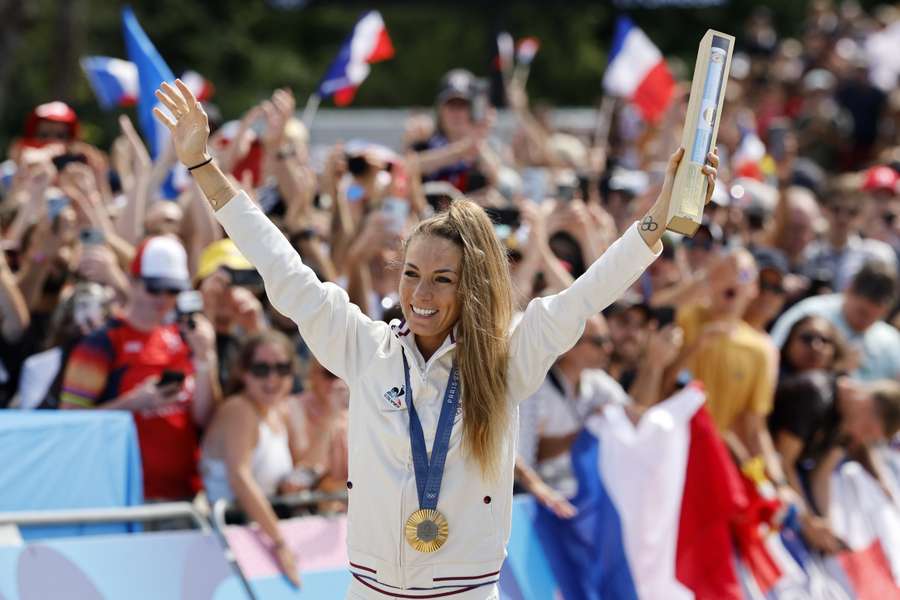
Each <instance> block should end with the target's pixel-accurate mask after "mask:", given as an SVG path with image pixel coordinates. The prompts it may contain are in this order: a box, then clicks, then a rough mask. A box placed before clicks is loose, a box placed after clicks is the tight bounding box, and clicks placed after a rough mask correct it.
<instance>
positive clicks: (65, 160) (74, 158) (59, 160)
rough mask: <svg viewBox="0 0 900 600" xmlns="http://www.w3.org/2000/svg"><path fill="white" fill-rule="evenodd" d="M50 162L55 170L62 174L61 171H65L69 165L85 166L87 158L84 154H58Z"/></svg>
mask: <svg viewBox="0 0 900 600" xmlns="http://www.w3.org/2000/svg"><path fill="white" fill-rule="evenodd" d="M52 160H53V166H55V167H56V170H57V171H58V172H60V173H62V171H63V169H65V168H66V166H67V165H68V164H69V163H73V162H77V163H82V164H87V157H86V156H85V155H84V154H70V153H66V154H60V155H59V156H54V157H53V158H52Z"/></svg>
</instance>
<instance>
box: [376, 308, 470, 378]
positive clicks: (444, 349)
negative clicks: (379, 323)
mask: <svg viewBox="0 0 900 600" xmlns="http://www.w3.org/2000/svg"><path fill="white" fill-rule="evenodd" d="M390 325H391V331H392V332H393V333H394V337H396V338H397V341H399V342H400V344H401V345H402V346H403V349H404V350H406V352H407V356H408V357H411V358H412V362H414V363H415V364H416V366H417V367H418V368H419V369H420V370H421V371H423V372H424V370H425V367H426V363H425V361H424V360H423V359H422V354H421V353H420V352H419V349H418V348H417V347H416V340H415V336H414V335H413V332H412V331H410V329H409V325H407V324H406V321H404V320H401V319H394V320H393V321H391V324H390ZM458 329H459V325H458V324H457V325H456V326H455V327H454V328H453V329H452V330H451V331H450V335H448V336H447V337H446V338H444V342H443V343H442V344H441V346H440V348H438V349H437V351H436V352H435V353H434V354H433V355H432V356H431V358H430V359H429V360H428V362H429V363H432V362H435V361H437V360H439V359H440V358H441V357H442V356H443V355H444V354H447V353H449V352H451V351H453V350H455V349H456V340H457V336H458Z"/></svg>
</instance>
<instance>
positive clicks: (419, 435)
mask: <svg viewBox="0 0 900 600" xmlns="http://www.w3.org/2000/svg"><path fill="white" fill-rule="evenodd" d="M403 376H404V378H405V383H406V405H407V406H408V407H409V443H410V446H411V447H412V457H413V467H414V469H415V474H416V491H417V492H418V494H419V508H420V509H423V508H424V509H432V510H433V509H436V508H437V501H438V495H440V493H441V480H442V479H443V478H444V462H445V461H446V460H447V451H448V450H449V449H450V432H451V431H452V430H453V418H454V417H455V416H456V407H457V406H458V405H459V374H458V373H457V371H456V365H453V367H451V369H450V379H449V380H448V381H447V390H446V391H445V392H444V402H443V403H442V404H441V415H440V417H438V425H437V431H436V432H435V434H434V445H433V446H432V447H431V461H430V462H429V460H428V451H427V450H426V448H425V433H424V432H423V431H422V423H421V421H419V414H418V413H417V412H416V405H415V404H414V403H413V392H412V386H411V385H410V383H409V363H408V362H407V361H406V352H404V353H403Z"/></svg>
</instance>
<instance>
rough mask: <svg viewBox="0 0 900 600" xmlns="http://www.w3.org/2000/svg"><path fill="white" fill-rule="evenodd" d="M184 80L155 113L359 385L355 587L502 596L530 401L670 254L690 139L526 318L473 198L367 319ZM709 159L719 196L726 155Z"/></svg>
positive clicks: (317, 339)
mask: <svg viewBox="0 0 900 600" xmlns="http://www.w3.org/2000/svg"><path fill="white" fill-rule="evenodd" d="M175 86H176V87H173V86H171V85H169V84H167V83H163V84H162V86H161V88H160V89H159V90H157V92H156V97H157V98H158V99H159V100H160V102H161V103H162V104H161V107H158V108H156V109H155V110H154V114H155V115H156V117H157V119H159V120H160V121H161V122H162V123H163V124H164V125H165V126H166V127H167V128H168V130H169V131H170V133H171V136H172V141H173V142H174V145H175V150H176V153H177V155H178V158H179V160H181V161H182V163H184V164H185V165H187V167H188V169H189V170H190V172H191V173H192V175H193V177H194V181H195V182H196V183H197V184H198V185H199V187H200V189H201V190H202V192H203V194H204V195H205V197H206V199H207V201H208V202H209V203H210V205H211V206H212V207H213V209H214V210H215V215H216V218H217V220H218V221H219V222H220V223H222V225H223V226H224V228H225V230H226V232H227V233H228V235H229V236H230V237H231V239H233V240H234V242H235V244H236V245H237V246H238V248H240V250H241V252H242V253H243V254H244V255H245V256H246V257H247V259H248V260H250V262H251V263H253V264H254V265H255V266H256V268H257V269H258V270H259V272H260V274H261V275H262V277H263V280H264V281H265V282H266V290H267V292H268V294H269V296H270V299H271V301H272V304H273V306H274V307H275V308H276V309H278V310H279V311H280V312H282V313H284V314H285V315H287V316H289V317H291V318H292V319H293V320H294V321H295V322H296V323H297V325H298V328H299V330H300V332H301V333H302V335H303V338H304V340H305V341H306V342H307V344H308V345H309V347H310V349H311V351H312V353H313V355H314V356H315V357H316V359H317V360H319V362H320V363H321V364H322V365H323V366H324V367H325V368H326V369H328V371H329V372H331V373H333V374H335V375H336V376H338V377H340V378H341V379H343V380H344V381H346V382H347V385H348V387H349V388H350V409H349V433H348V442H349V450H348V452H349V468H348V471H349V475H348V480H347V489H348V492H349V503H348V537H347V544H348V550H349V552H348V554H349V560H350V569H351V577H352V578H351V583H350V589H349V590H348V595H347V597H348V598H351V599H368V598H390V597H397V596H398V594H399V595H401V596H402V597H412V598H416V597H420V598H421V597H429V596H430V597H435V595H436V594H440V595H441V596H442V597H451V596H452V597H455V598H458V599H460V600H496V599H497V598H499V588H498V585H497V583H498V580H499V573H500V570H501V568H502V566H503V562H504V559H505V556H506V543H507V541H508V539H509V534H510V528H511V518H512V479H513V464H514V459H515V440H516V436H517V430H518V426H517V419H516V414H517V411H518V405H519V403H520V402H521V401H522V400H523V399H524V398H526V397H527V396H529V395H530V394H532V393H533V392H534V391H535V390H536V389H537V388H538V387H539V386H540V384H541V382H542V381H543V379H544V374H545V373H546V371H547V369H549V367H550V366H551V365H552V364H553V362H554V361H555V360H556V358H557V357H558V356H559V355H560V354H562V353H563V352H565V351H566V350H568V349H569V348H571V347H572V346H573V345H574V344H575V343H576V342H577V341H578V339H579V338H580V336H581V334H582V332H583V329H584V326H585V322H586V321H587V320H588V319H589V318H590V317H591V316H593V315H596V314H597V313H599V312H600V311H601V310H602V309H603V308H604V307H605V306H606V305H607V304H609V303H610V302H612V301H613V300H614V299H615V298H616V297H618V296H619V295H620V294H622V293H623V292H624V291H625V290H626V289H627V288H628V287H629V286H630V285H632V284H633V283H634V282H635V281H636V280H637V278H638V277H639V276H640V274H641V273H642V272H643V271H644V270H645V269H646V268H647V265H649V264H650V263H651V262H653V260H654V259H655V258H656V257H657V256H658V254H659V252H660V251H661V249H662V244H661V243H660V237H661V236H662V233H663V231H664V230H665V226H664V225H663V224H662V223H663V221H664V219H665V218H666V215H667V214H668V209H669V202H670V199H671V194H672V185H673V182H674V175H675V171H676V170H677V168H678V164H679V162H680V161H681V158H682V156H683V155H684V151H683V149H680V150H679V151H677V152H675V153H674V154H673V155H672V157H671V160H670V163H669V168H668V173H667V179H666V184H665V185H664V186H663V188H662V191H661V193H660V196H659V198H658V199H657V201H656V203H655V205H654V206H653V208H651V209H650V211H649V212H648V213H647V214H646V215H645V216H644V217H643V219H642V221H641V222H640V223H638V222H635V223H634V224H633V225H632V226H631V227H629V228H628V229H627V230H626V232H625V234H624V235H623V236H622V237H621V238H620V239H619V240H617V241H616V242H615V243H614V244H613V245H612V246H610V248H609V249H608V250H607V251H606V252H605V253H604V254H603V256H602V257H601V258H600V259H599V260H598V261H596V262H595V263H594V264H593V265H591V267H590V268H589V269H588V271H587V272H586V273H585V274H584V275H583V276H582V277H580V278H579V279H578V280H576V281H575V282H574V283H573V284H572V285H571V286H569V287H568V288H567V289H566V290H564V291H563V292H561V293H559V294H555V295H551V296H546V297H543V298H540V299H537V300H535V301H533V302H532V303H531V304H530V305H529V306H528V308H527V309H526V310H525V312H524V314H523V315H522V317H521V319H520V320H519V321H518V323H517V324H516V325H515V326H513V323H512V313H513V303H512V291H511V281H510V274H509V265H508V261H507V257H506V252H505V251H504V249H503V248H502V246H501V245H500V242H499V240H498V239H497V237H496V235H495V234H494V231H493V227H492V224H491V222H490V219H489V218H488V217H487V215H486V214H485V212H484V210H483V209H482V208H481V207H479V206H478V205H476V204H474V203H473V202H470V201H466V200H459V201H456V202H453V203H451V205H450V207H449V209H448V210H447V211H446V212H444V213H440V214H438V215H435V216H434V217H432V218H429V219H427V220H425V221H422V222H420V223H419V224H418V225H417V226H416V228H415V229H414V230H413V231H412V233H411V234H410V235H409V237H408V238H407V240H406V243H405V247H404V250H403V255H402V260H403V267H402V269H403V270H402V277H401V280H400V286H399V296H400V307H401V310H402V314H403V316H404V319H403V320H400V319H395V320H394V321H392V322H391V323H390V324H389V323H384V322H376V321H372V320H371V319H369V318H368V317H366V316H364V315H363V314H362V313H361V312H360V311H359V309H358V308H357V307H355V306H353V305H352V304H351V303H350V302H349V300H348V297H347V294H346V292H344V291H343V290H342V289H340V288H339V287H338V286H336V285H334V284H330V283H321V282H320V281H319V280H318V279H317V278H316V276H315V273H314V272H313V271H312V269H310V268H309V267H307V266H306V265H304V264H303V261H302V260H301V258H300V257H299V256H298V255H297V253H296V252H295V251H294V249H293V248H292V247H291V245H290V242H289V241H288V240H287V239H286V238H285V237H284V235H283V234H282V233H281V232H280V231H279V230H278V228H277V227H276V226H275V225H274V224H273V223H272V222H271V221H270V220H269V219H268V218H267V217H266V216H265V215H264V214H263V213H262V211H261V210H260V209H259V207H257V206H256V205H255V204H254V203H253V202H252V201H251V200H250V198H249V196H247V194H246V193H244V192H240V191H239V190H238V189H237V188H235V187H234V185H233V184H232V182H231V181H230V180H229V179H228V178H227V177H226V176H225V174H224V173H222V171H221V170H220V169H219V168H218V166H217V165H216V164H215V162H214V161H213V158H212V157H211V156H210V155H209V154H208V152H207V140H208V137H209V126H208V124H207V117H206V114H205V113H204V112H203V109H202V107H201V106H200V104H199V102H197V100H196V99H195V97H194V95H193V93H192V92H191V91H190V89H188V87H187V86H186V85H184V83H183V82H181V81H180V80H176V81H175ZM162 108H165V109H166V110H167V111H168V112H169V114H170V115H171V116H169V115H167V114H166V113H164V112H163V110H162ZM710 162H711V164H712V166H706V167H704V173H705V174H706V175H707V176H708V177H709V190H710V194H711V192H712V189H713V187H714V185H715V166H716V165H717V164H718V159H717V158H716V157H715V156H714V155H710ZM706 200H707V201H708V200H709V197H707V198H706ZM429 449H430V452H429Z"/></svg>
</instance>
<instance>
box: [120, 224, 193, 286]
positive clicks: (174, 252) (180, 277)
mask: <svg viewBox="0 0 900 600" xmlns="http://www.w3.org/2000/svg"><path fill="white" fill-rule="evenodd" d="M131 275H132V276H133V277H135V278H139V279H141V280H143V282H144V284H145V285H146V286H147V289H148V290H151V291H163V290H165V291H169V290H171V291H179V292H180V291H184V290H189V289H191V281H190V276H189V275H188V267H187V253H186V252H185V251H184V246H182V245H181V242H179V241H178V240H177V239H175V238H174V237H171V236H167V235H158V236H152V237H149V238H147V239H146V240H144V241H143V242H141V245H140V246H138V249H137V253H136V254H135V257H134V260H133V261H132V263H131Z"/></svg>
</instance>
